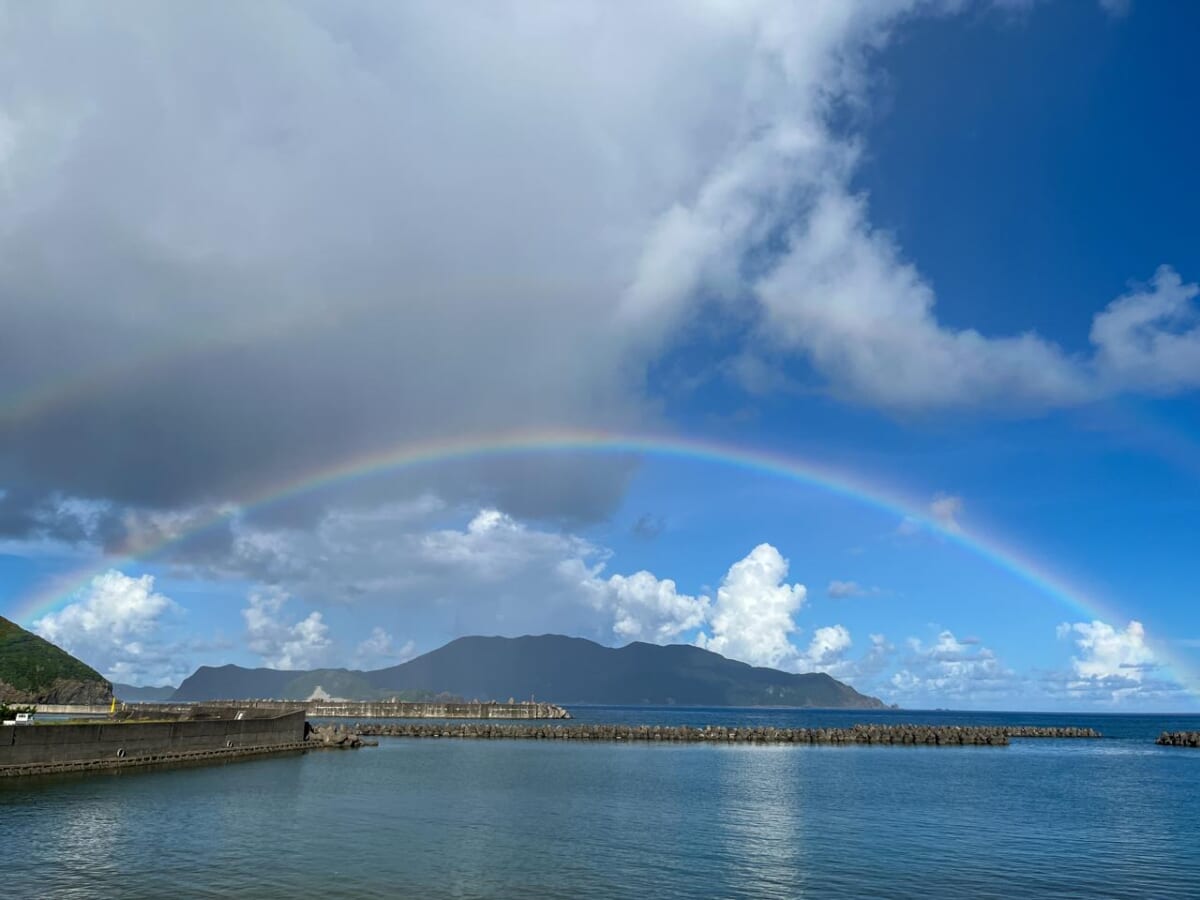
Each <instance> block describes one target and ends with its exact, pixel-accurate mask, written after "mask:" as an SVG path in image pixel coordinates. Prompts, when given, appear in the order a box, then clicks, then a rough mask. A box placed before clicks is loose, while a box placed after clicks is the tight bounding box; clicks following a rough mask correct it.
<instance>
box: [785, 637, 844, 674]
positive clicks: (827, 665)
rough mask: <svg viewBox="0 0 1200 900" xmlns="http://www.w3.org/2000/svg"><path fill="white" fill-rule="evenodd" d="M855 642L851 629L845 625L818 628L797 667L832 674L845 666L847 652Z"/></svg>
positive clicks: (805, 670)
mask: <svg viewBox="0 0 1200 900" xmlns="http://www.w3.org/2000/svg"><path fill="white" fill-rule="evenodd" d="M853 643H854V642H853V641H852V640H851V639H850V631H849V629H847V628H846V626H844V625H826V626H823V627H821V628H818V629H817V630H816V631H814V632H813V636H812V639H811V640H810V641H809V643H808V646H807V647H806V648H805V649H804V652H803V653H802V654H801V655H800V659H799V661H798V664H797V668H798V669H800V670H801V671H804V672H828V673H830V674H832V673H833V672H836V671H838V670H840V669H842V668H844V667H845V662H846V660H845V656H846V652H847V651H848V650H849V649H850V647H851V645H852V644H853Z"/></svg>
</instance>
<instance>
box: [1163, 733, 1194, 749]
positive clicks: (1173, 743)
mask: <svg viewBox="0 0 1200 900" xmlns="http://www.w3.org/2000/svg"><path fill="white" fill-rule="evenodd" d="M1154 743H1156V744H1161V745H1162V746H1164V747H1200V731H1164V732H1163V733H1162V734H1160V735H1159V736H1158V740H1157V741H1155V742H1154Z"/></svg>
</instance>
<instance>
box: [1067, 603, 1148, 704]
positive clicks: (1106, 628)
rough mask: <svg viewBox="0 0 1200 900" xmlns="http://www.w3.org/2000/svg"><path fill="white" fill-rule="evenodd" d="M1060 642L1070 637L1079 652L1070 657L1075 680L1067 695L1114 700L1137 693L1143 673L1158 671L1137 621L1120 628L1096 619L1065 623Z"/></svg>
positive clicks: (1141, 683) (1142, 629)
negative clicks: (1103, 696) (1102, 695)
mask: <svg viewBox="0 0 1200 900" xmlns="http://www.w3.org/2000/svg"><path fill="white" fill-rule="evenodd" d="M1058 636H1059V638H1060V639H1065V638H1073V639H1074V642H1075V646H1076V648H1077V649H1078V651H1079V653H1078V655H1076V656H1073V657H1072V658H1071V668H1072V672H1073V673H1074V676H1075V678H1074V680H1072V681H1071V682H1070V683H1069V684H1068V690H1069V692H1073V693H1076V694H1084V693H1089V692H1095V691H1100V692H1101V693H1109V694H1110V696H1111V698H1112V699H1113V700H1114V701H1117V700H1121V699H1122V698H1124V697H1127V696H1129V695H1131V694H1135V693H1138V692H1139V689H1140V688H1141V687H1142V685H1143V682H1144V681H1146V680H1147V679H1146V677H1145V676H1146V673H1147V672H1150V671H1152V670H1154V669H1156V668H1158V663H1157V660H1156V659H1155V654H1154V651H1153V650H1152V649H1151V647H1150V646H1149V645H1148V644H1147V643H1146V629H1145V627H1144V626H1143V625H1142V623H1141V622H1139V621H1137V620H1136V619H1134V620H1131V621H1130V622H1129V624H1128V625H1126V626H1125V627H1124V628H1123V629H1118V628H1114V627H1113V626H1112V625H1110V624H1108V623H1107V622H1102V621H1100V620H1099V619H1096V620H1093V621H1091V622H1075V623H1073V624H1072V623H1068V622H1064V623H1062V624H1061V625H1059V626H1058Z"/></svg>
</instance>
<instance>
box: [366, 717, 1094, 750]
mask: <svg viewBox="0 0 1200 900" xmlns="http://www.w3.org/2000/svg"><path fill="white" fill-rule="evenodd" d="M354 730H355V731H356V732H357V733H359V734H363V735H380V736H388V737H411V738H468V739H480V740H562V741H630V742H634V741H642V742H664V743H689V744H694V743H711V744H731V743H736V744H881V745H926V746H940V747H963V746H1004V745H1006V744H1008V742H1009V739H1010V738H1013V737H1018V738H1098V737H1100V733H1099V732H1097V731H1095V730H1094V729H1091V728H1068V727H1033V726H1015V727H1014V726H979V725H976V726H967V725H855V726H853V727H850V728H769V727H748V728H727V727H724V726H712V725H709V726H705V727H703V728H695V727H691V726H687V725H680V726H659V725H576V726H558V725H490V724H489V725H482V724H453V725H447V724H432V723H430V724H415V723H413V724H409V723H405V724H384V723H378V722H359V723H357V724H356V725H355V727H354Z"/></svg>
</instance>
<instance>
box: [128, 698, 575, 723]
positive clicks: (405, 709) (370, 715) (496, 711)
mask: <svg viewBox="0 0 1200 900" xmlns="http://www.w3.org/2000/svg"><path fill="white" fill-rule="evenodd" d="M211 703H216V704H219V705H220V706H225V707H231V708H234V709H248V710H259V711H265V712H277V713H283V712H295V711H296V710H302V711H304V712H307V713H308V715H309V716H310V717H312V718H314V719H350V718H352V719H569V718H571V714H570V713H569V712H567V711H566V710H565V709H563V708H562V707H561V706H556V705H555V704H553V703H540V702H533V701H525V702H523V703H492V702H487V703H481V702H478V701H473V702H469V703H413V702H407V701H392V700H387V701H371V700H301V701H297V700H215V701H212V702H211ZM211 703H208V704H206V705H211ZM195 707H196V704H194V703H123V704H118V708H119V709H121V710H123V711H128V712H131V713H136V714H139V715H153V714H156V713H166V714H169V715H186V714H187V713H188V711H189V710H192V709H194V708H195ZM106 711H107V710H106Z"/></svg>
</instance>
